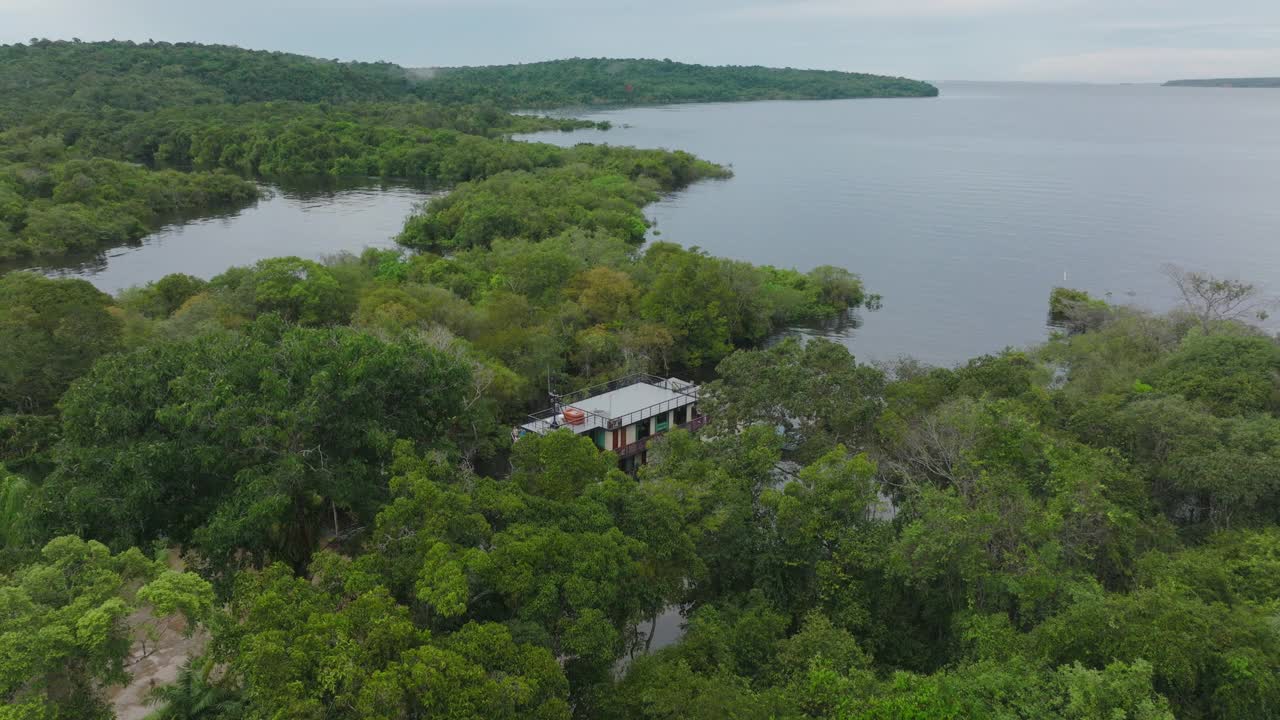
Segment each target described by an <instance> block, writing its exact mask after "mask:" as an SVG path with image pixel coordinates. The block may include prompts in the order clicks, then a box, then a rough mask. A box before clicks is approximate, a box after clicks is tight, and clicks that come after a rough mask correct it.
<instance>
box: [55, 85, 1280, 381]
mask: <svg viewBox="0 0 1280 720" xmlns="http://www.w3.org/2000/svg"><path fill="white" fill-rule="evenodd" d="M941 89H942V95H941V96H940V97H938V98H935V99H927V100H849V101H822V102H762V103H736V104H730V103H725V104H704V105H677V106H667V107H648V108H627V109H619V110H606V111H594V112H588V113H585V114H579V115H580V116H585V117H588V118H590V119H592V120H609V121H611V122H612V123H614V129H612V130H610V131H595V130H588V131H579V132H575V133H567V134H566V133H559V132H552V133H545V134H539V135H535V136H530V137H532V138H535V139H538V140H542V141H545V142H552V143H558V144H572V143H577V142H608V143H613V144H619V145H637V146H641V147H666V148H678V149H684V150H689V151H691V152H694V153H696V154H698V155H700V156H702V157H705V158H707V159H710V160H714V161H717V162H721V163H725V164H729V165H732V166H733V169H734V171H735V176H734V177H733V178H732V179H730V180H726V181H712V182H702V183H698V184H696V185H694V186H693V187H691V188H689V189H687V190H684V191H682V192H679V193H674V194H672V195H670V196H668V197H666V198H664V199H663V200H661V201H660V202H659V203H657V204H655V205H653V206H651V207H650V208H649V210H648V214H649V216H650V217H651V218H652V219H653V220H654V221H655V223H656V226H655V229H654V231H653V233H652V236H653V237H655V238H661V239H663V240H671V241H675V242H680V243H683V244H686V245H697V246H700V247H702V248H704V249H706V250H707V251H709V252H711V253H712V254H715V255H723V256H728V257H734V258H740V259H743V260H749V261H752V262H757V263H770V264H775V265H781V266H788V267H796V268H799V269H801V270H807V269H809V268H812V267H813V266H815V265H820V264H833V265H841V266H844V267H847V268H849V269H851V270H854V271H855V272H858V273H859V274H861V275H862V277H863V278H864V280H865V281H866V284H867V286H868V287H869V289H870V290H872V291H873V292H877V293H881V294H882V295H883V296H884V306H883V309H881V310H879V311H876V312H864V313H862V314H861V315H860V316H858V317H854V318H850V320H849V321H848V322H843V323H837V324H834V325H833V326H831V327H828V328H818V329H809V330H808V332H813V333H817V334H824V335H828V336H832V337H836V338H838V339H840V340H842V341H843V342H845V343H847V344H848V345H849V346H850V347H851V348H852V349H853V350H854V352H855V353H856V354H857V355H858V356H859V357H860V358H863V359H870V360H890V359H893V358H895V357H898V356H901V355H912V356H914V357H917V358H919V359H922V360H925V361H928V362H932V363H936V364H951V363H956V362H962V361H963V360H965V359H966V358H969V357H973V356H976V355H980V354H983V353H988V352H995V351H998V350H1000V349H1002V348H1004V347H1006V346H1024V345H1027V344H1030V343H1034V342H1037V341H1039V340H1042V339H1043V338H1044V337H1045V333H1046V329H1045V315H1046V310H1047V301H1048V297H1049V292H1050V290H1051V289H1052V288H1053V287H1054V286H1055V285H1060V284H1064V283H1065V284H1067V285H1069V286H1072V287H1078V288H1082V289H1085V290H1089V291H1090V292H1093V293H1095V294H1098V295H1109V296H1110V297H1111V298H1112V299H1113V300H1115V301H1118V302H1119V301H1123V302H1137V303H1140V304H1145V305H1148V306H1151V307H1154V308H1157V309H1163V308H1166V307H1168V306H1170V305H1171V304H1172V302H1173V300H1174V298H1173V295H1172V291H1171V288H1170V286H1169V284H1168V282H1167V280H1166V279H1165V278H1164V276H1163V275H1162V274H1161V272H1160V268H1161V265H1162V264H1164V263H1175V264H1178V265H1181V266H1184V267H1187V268H1194V269H1202V270H1206V271H1209V272H1212V273H1215V274H1219V275H1224V276H1230V277H1238V278H1241V279H1245V280H1249V281H1252V282H1257V283H1259V284H1260V285H1263V286H1266V287H1269V288H1270V289H1272V290H1275V291H1280V202H1277V201H1276V199H1275V198H1276V191H1277V189H1280V132H1277V130H1276V129H1277V128H1280V90H1277V91H1272V90H1243V89H1216V88H1162V87H1154V86H1088V85H1036V84H1004V83H943V84H942V85H941ZM268 189H269V190H270V191H271V193H270V195H269V197H266V198H264V199H262V200H260V201H258V202H257V203H255V204H253V205H251V206H248V207H244V208H239V209H235V210H233V211H230V212H228V213H226V214H224V215H222V216H219V217H213V218H205V219H201V220H196V221H192V222H188V223H177V224H172V225H169V226H166V227H164V228H162V229H161V230H159V231H158V232H156V233H154V234H153V235H151V236H149V237H148V238H146V239H145V240H144V241H143V242H142V243H140V244H138V245H135V246H128V247H121V248H115V249H111V250H107V251H105V252H103V253H97V254H94V255H91V256H88V257H83V258H79V259H74V260H72V261H70V262H66V263H62V264H60V265H59V266H53V267H46V268H43V269H44V270H45V271H47V272H51V273H53V274H59V275H68V276H78V277H84V278H86V279H88V280H90V281H91V282H93V283H94V284H95V285H97V286H98V287H100V288H102V289H103V290H107V291H110V292H115V291H118V290H120V289H122V288H124V287H127V286H130V285H134V284H141V283H145V282H148V281H151V280H155V279H157V278H159V277H161V276H163V275H165V274H166V273H171V272H185V273H189V274H192V275H197V276H200V277H206V278H207V277H211V276H213V275H216V274H217V273H220V272H222V271H223V270H225V269H226V268H227V267H230V266H232V265H245V264H250V263H253V262H255V261H257V260H260V259H262V258H266V257H274V256H280V255H299V256H302V257H308V258H319V257H322V256H324V255H328V254H333V253H337V252H341V251H344V250H346V251H352V252H358V251H359V250H360V249H361V248H363V247H366V246H370V245H373V246H379V247H392V246H393V241H392V238H393V236H394V235H395V234H396V233H397V232H398V231H399V230H400V228H401V226H402V224H403V222H404V219H405V217H406V216H407V215H408V214H409V213H410V212H411V211H412V209H413V207H414V206H415V205H416V204H417V203H419V202H420V201H422V200H423V199H424V198H425V197H427V191H425V190H423V189H419V188H411V187H405V186H402V185H368V184H367V182H363V181H362V182H360V183H356V184H355V185H352V184H342V185H332V184H330V185H324V186H321V187H314V186H311V187H306V186H302V187H298V186H286V187H274V188H268Z"/></svg>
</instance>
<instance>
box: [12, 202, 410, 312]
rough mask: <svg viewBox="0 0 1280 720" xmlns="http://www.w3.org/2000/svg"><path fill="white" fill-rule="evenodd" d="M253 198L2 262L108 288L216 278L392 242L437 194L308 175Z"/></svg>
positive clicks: (16, 267)
mask: <svg viewBox="0 0 1280 720" xmlns="http://www.w3.org/2000/svg"><path fill="white" fill-rule="evenodd" d="M260 189H261V190H262V197H261V198H259V199H258V200H256V201H251V202H249V203H246V204H243V205H239V206H234V207H225V208H220V209H218V210H216V211H214V212H213V213H209V212H205V213H202V214H201V215H200V216H199V217H192V216H190V215H188V216H185V217H182V216H178V217H169V218H164V219H163V222H162V223H161V224H160V226H159V227H158V228H157V229H156V231H155V232H153V233H151V234H150V235H148V236H146V237H145V238H142V240H140V241H138V242H137V243H133V244H129V245H123V246H118V247H112V248H106V249H103V250H100V251H97V252H90V253H82V254H78V255H68V256H63V257H59V258H57V259H56V260H52V261H51V260H49V259H45V258H41V259H40V260H39V261H31V260H28V261H26V262H25V263H14V264H10V265H9V266H8V267H0V271H7V270H13V269H31V270H35V271H38V272H42V273H45V274H47V275H51V276H55V277H80V278H84V279H86V280H88V281H89V282H92V283H93V284H94V285H96V286H97V287H98V288H100V289H102V290H104V291H106V292H112V293H114V292H118V291H120V290H122V289H124V288H127V287H130V286H133V285H141V284H145V283H147V282H150V281H153V280H157V279H159V278H161V277H163V276H165V275H167V274H169V273H176V272H181V273H187V274H189V275H195V276H197V277H202V278H211V277H213V276H214V275H217V274H219V273H221V272H223V271H224V270H226V269H227V268H229V267H232V266H235V265H249V264H252V263H255V262H257V261H259V260H262V259H265V258H270V257H280V256H283V255H297V256H299V257H303V258H308V259H312V260H319V259H322V258H323V257H325V256H328V255H335V254H338V253H341V252H360V251H361V250H362V249H364V248H365V247H394V246H395V236H396V234H397V233H399V232H400V229H401V228H402V227H403V225H404V220H405V218H406V217H407V216H408V215H409V214H410V213H411V212H413V210H414V208H415V207H416V206H417V205H419V204H420V203H422V202H423V201H424V200H426V199H427V198H429V197H431V196H432V195H433V189H432V188H431V187H428V186H424V185H420V184H419V185H414V184H409V183H403V182H385V181H372V180H369V179H368V178H318V179H317V178H308V179H290V180H281V181H276V182H273V183H271V184H263V185H261V186H260Z"/></svg>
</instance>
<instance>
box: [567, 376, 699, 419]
mask: <svg viewBox="0 0 1280 720" xmlns="http://www.w3.org/2000/svg"><path fill="white" fill-rule="evenodd" d="M682 399H683V400H685V401H686V402H690V403H691V402H693V401H694V398H693V397H691V396H689V395H686V394H685V393H682V392H676V391H675V390H671V389H670V388H665V387H659V386H657V385H650V384H649V383H636V384H635V385H628V386H627V387H624V388H619V389H617V390H614V391H612V392H607V393H605V394H603V395H596V396H595V397H589V398H587V399H586V400H580V401H578V402H576V403H573V404H571V405H569V407H576V408H578V409H579V410H586V411H587V412H589V413H594V414H596V415H602V416H604V417H607V418H618V417H622V416H623V415H630V414H631V413H636V412H640V411H641V410H645V409H648V408H651V407H653V406H654V405H660V404H662V403H664V402H666V401H668V400H673V401H679V400H682ZM683 404H685V403H681V402H675V403H673V406H679V405H683ZM668 409H670V408H668ZM655 412H657V411H655ZM636 421H637V422H639V421H640V418H636Z"/></svg>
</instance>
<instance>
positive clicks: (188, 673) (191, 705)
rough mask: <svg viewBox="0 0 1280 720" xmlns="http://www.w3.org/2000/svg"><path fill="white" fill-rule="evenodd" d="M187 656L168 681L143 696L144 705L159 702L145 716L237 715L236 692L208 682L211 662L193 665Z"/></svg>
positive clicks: (172, 719) (210, 719)
mask: <svg viewBox="0 0 1280 720" xmlns="http://www.w3.org/2000/svg"><path fill="white" fill-rule="evenodd" d="M194 663H195V661H194V659H188V660H187V661H186V662H185V663H183V665H182V668H181V669H179V670H178V677H177V679H175V680H174V681H173V683H172V684H170V685H161V686H159V687H156V688H154V689H152V690H151V693H150V694H149V695H148V696H147V704H148V705H158V706H160V707H159V709H157V710H156V711H155V712H153V713H151V714H150V715H148V716H147V720H230V719H231V718H239V717H240V715H241V710H242V703H241V701H240V695H239V693H237V692H236V691H234V690H232V689H230V688H228V687H226V686H224V685H219V684H218V683H211V682H209V670H210V669H211V668H212V665H210V664H209V663H204V667H203V668H198V667H196V666H195V664H194Z"/></svg>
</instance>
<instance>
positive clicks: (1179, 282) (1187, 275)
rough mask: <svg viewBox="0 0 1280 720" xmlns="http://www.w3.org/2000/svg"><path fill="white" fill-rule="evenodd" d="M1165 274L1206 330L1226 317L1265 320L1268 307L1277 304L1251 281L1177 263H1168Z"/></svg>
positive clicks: (1187, 307)
mask: <svg viewBox="0 0 1280 720" xmlns="http://www.w3.org/2000/svg"><path fill="white" fill-rule="evenodd" d="M1164 274H1165V275H1166V276H1168V278H1169V280H1170V281H1171V282H1172V283H1173V285H1174V287H1176V288H1177V289H1178V293H1179V294H1180V295H1181V296H1182V302H1183V305H1184V307H1185V308H1186V310H1187V311H1188V312H1190V313H1191V314H1192V315H1193V316H1194V317H1195V318H1196V320H1197V321H1198V322H1199V323H1200V328H1201V330H1203V331H1204V332H1209V331H1210V330H1211V328H1212V326H1213V325H1215V324H1217V323H1221V322H1225V321H1235V322H1246V323H1247V322H1249V321H1251V320H1265V319H1266V318H1267V313H1268V310H1269V309H1270V308H1272V307H1274V306H1275V305H1276V301H1275V300H1274V299H1270V298H1266V297H1264V296H1263V295H1262V292H1261V290H1259V289H1258V287H1257V286H1255V285H1253V284H1251V283H1245V282H1240V281H1238V280H1226V279H1222V278H1216V277H1213V276H1212V275H1207V274H1205V273H1202V272H1197V271H1194V270H1183V269H1182V268H1180V267H1178V266H1177V265H1165V266H1164Z"/></svg>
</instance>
